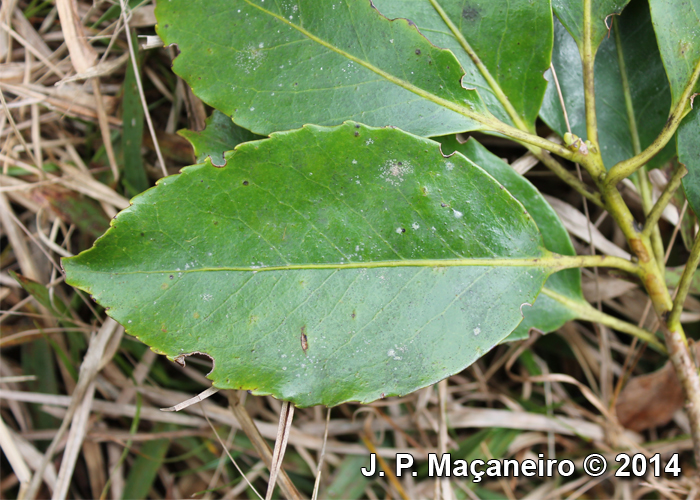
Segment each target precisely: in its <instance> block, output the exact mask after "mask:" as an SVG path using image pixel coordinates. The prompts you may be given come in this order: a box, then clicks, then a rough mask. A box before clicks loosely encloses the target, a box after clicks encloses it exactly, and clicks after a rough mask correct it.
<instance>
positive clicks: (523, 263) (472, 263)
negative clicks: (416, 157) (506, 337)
mask: <svg viewBox="0 0 700 500" xmlns="http://www.w3.org/2000/svg"><path fill="white" fill-rule="evenodd" d="M541 250H542V252H543V256H542V257H534V258H528V259H503V258H498V259H492V258H488V257H486V258H481V259H405V260H384V261H375V262H346V263H323V264H290V265H287V266H266V267H263V266H261V267H256V266H230V267H200V268H197V269H185V270H183V269H173V270H153V271H125V272H122V271H94V270H88V271H86V272H90V273H96V274H118V275H130V274H176V273H182V274H189V273H196V272H227V271H228V272H265V271H305V270H316V269H333V270H342V269H377V268H395V267H435V268H440V267H539V268H543V269H548V270H559V269H562V268H564V267H570V266H569V265H567V264H564V263H562V262H560V261H559V258H561V256H558V255H556V254H553V253H551V252H549V251H548V250H544V249H541ZM68 262H70V260H68Z"/></svg>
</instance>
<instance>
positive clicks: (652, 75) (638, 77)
mask: <svg viewBox="0 0 700 500" xmlns="http://www.w3.org/2000/svg"><path fill="white" fill-rule="evenodd" d="M610 22H612V21H610ZM618 41H619V43H618ZM621 63H622V64H621ZM552 64H553V65H554V69H555V71H556V74H557V78H558V80H559V85H560V87H561V91H562V95H563V97H564V102H565V103H566V111H567V113H568V116H569V122H570V123H571V131H572V132H573V133H574V134H575V135H577V136H579V137H582V138H586V137H587V135H586V111H585V102H584V97H583V73H582V65H581V59H580V57H579V53H578V48H577V47H576V43H575V42H574V40H573V39H572V38H571V35H570V34H569V33H568V32H567V31H566V30H565V29H564V27H563V26H562V25H561V24H560V23H559V22H557V21H555V27H554V52H553V54H552ZM547 79H548V80H549V85H548V87H547V92H546V93H545V97H544V102H543V104H542V109H541V111H540V116H541V117H542V119H543V120H544V121H545V122H546V123H547V125H549V126H550V128H552V129H553V130H554V131H556V132H557V133H558V134H559V135H560V136H562V137H563V136H564V134H565V133H566V132H567V127H566V121H565V119H564V114H563V112H562V108H561V103H560V100H559V95H558V93H557V88H556V85H555V83H554V81H553V77H552V74H551V72H549V73H547ZM595 90H596V115H597V121H598V137H599V141H600V147H601V154H602V155H603V161H604V162H605V165H606V166H607V167H608V168H610V167H611V166H613V165H614V164H616V163H618V162H619V161H622V160H626V159H628V158H631V157H632V156H634V155H635V154H636V153H638V152H641V151H642V150H643V149H644V148H646V147H647V146H649V145H650V144H651V143H652V142H653V141H654V139H656V137H657V136H658V135H659V133H660V132H661V130H662V129H663V127H664V125H665V124H666V120H667V118H668V112H669V109H670V106H671V95H670V92H669V88H668V82H667V80H666V76H665V74H664V69H663V64H662V62H661V58H660V56H659V51H658V48H657V46H656V40H655V39H654V36H653V34H652V30H651V21H650V18H649V11H648V9H647V6H646V4H645V3H644V2H643V1H635V2H633V3H632V4H630V5H629V6H628V7H627V9H625V11H624V13H623V14H622V15H621V16H620V17H619V18H616V19H615V25H614V28H613V32H612V33H611V35H610V38H606V39H605V40H604V41H603V43H602V44H601V45H600V49H599V50H598V55H597V57H596V61H595ZM673 153H674V145H673V144H670V145H668V146H666V148H664V149H663V150H662V151H661V152H660V153H659V154H657V155H656V157H655V158H654V159H653V160H652V162H651V163H650V166H654V167H655V166H659V165H661V164H662V163H664V162H665V161H667V160H668V159H669V158H670V157H671V156H673Z"/></svg>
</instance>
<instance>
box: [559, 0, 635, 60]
mask: <svg viewBox="0 0 700 500" xmlns="http://www.w3.org/2000/svg"><path fill="white" fill-rule="evenodd" d="M583 3H584V0H552V10H554V12H555V13H556V15H557V17H558V18H559V20H560V21H561V23H562V24H563V25H564V26H566V29H567V30H568V31H569V33H571V36H572V37H573V38H574V40H575V41H576V44H577V45H578V46H581V45H582V44H583ZM628 3H629V0H592V1H591V45H592V46H593V49H594V50H595V49H596V48H597V47H598V46H599V45H600V43H601V42H602V41H603V39H604V38H605V37H606V36H607V34H608V31H609V29H608V27H609V26H610V24H611V22H612V21H611V19H612V16H615V15H619V14H620V12H622V9H624V8H625V5H627V4H628Z"/></svg>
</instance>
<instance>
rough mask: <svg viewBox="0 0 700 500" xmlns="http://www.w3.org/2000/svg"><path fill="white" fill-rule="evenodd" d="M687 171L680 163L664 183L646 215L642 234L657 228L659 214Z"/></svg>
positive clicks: (647, 234) (647, 233)
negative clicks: (659, 194)
mask: <svg viewBox="0 0 700 500" xmlns="http://www.w3.org/2000/svg"><path fill="white" fill-rule="evenodd" d="M687 173H688V169H687V168H686V167H685V165H680V167H679V168H677V169H676V171H675V172H673V175H672V176H671V180H669V181H668V184H666V188H665V189H664V191H663V193H661V196H659V199H658V200H656V203H655V204H654V206H653V207H652V209H651V210H650V211H649V214H648V215H647V220H646V223H645V224H644V229H643V230H642V234H643V235H645V236H649V235H650V233H651V232H652V231H653V229H654V228H655V227H657V228H658V225H657V224H658V222H659V220H660V219H661V215H662V214H663V211H664V209H665V208H666V206H667V205H668V204H669V202H670V201H671V199H672V198H673V195H674V194H675V193H676V191H677V190H678V188H679V187H680V185H681V180H682V179H683V177H685V175H686V174H687Z"/></svg>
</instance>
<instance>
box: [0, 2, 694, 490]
mask: <svg viewBox="0 0 700 500" xmlns="http://www.w3.org/2000/svg"><path fill="white" fill-rule="evenodd" d="M132 4H133V3H132ZM74 6H77V9H74V8H73V7H74ZM59 16H60V22H59ZM154 23H155V18H154V16H153V5H152V2H151V1H149V0H146V1H144V2H143V3H141V4H139V6H138V7H137V8H135V9H134V10H133V11H129V15H128V16H122V15H121V11H120V9H119V7H118V4H116V5H115V4H114V3H113V2H109V1H99V0H98V1H96V2H95V3H94V5H93V4H91V3H90V2H84V1H82V2H78V3H77V4H76V3H73V2H71V1H70V0H56V1H55V3H54V2H52V1H47V2H42V1H38V0H31V1H30V0H3V2H2V6H1V7H0V90H1V91H2V92H1V95H2V108H3V110H2V112H1V113H0V164H1V165H2V172H1V173H0V218H1V220H2V234H1V235H0V238H1V239H0V242H1V243H2V252H1V253H0V267H1V272H0V299H1V300H2V306H1V310H0V324H1V326H2V336H1V337H0V348H1V349H2V350H1V352H0V400H1V402H0V417H1V419H0V445H1V446H2V450H3V456H2V458H1V459H0V460H2V461H1V462H0V466H1V470H2V477H1V480H0V495H2V497H3V498H5V497H7V498H11V497H25V498H31V497H36V498H48V497H54V498H65V497H75V498H101V497H102V498H146V497H148V498H190V497H193V498H210V499H214V498H226V499H234V498H255V493H253V487H254V488H255V490H257V492H258V494H259V495H261V496H265V492H266V491H267V489H268V483H269V482H270V481H272V482H276V484H277V486H278V488H277V489H276V490H275V493H274V496H285V497H288V498H302V497H303V498H310V497H312V496H316V495H318V498H370V499H374V498H438V497H441V498H445V499H447V498H509V499H512V498H531V499H558V498H579V497H580V498H620V499H625V500H626V499H633V498H672V499H682V498H694V497H695V495H696V493H697V492H698V487H699V485H698V483H697V482H696V480H695V479H694V474H695V466H694V464H693V463H692V454H691V453H688V450H690V449H691V447H692V443H691V440H690V437H689V436H688V431H687V421H686V420H685V417H684V415H683V413H682V412H681V411H675V413H674V410H676V409H678V410H679V408H676V407H674V406H673V405H674V404H675V405H676V406H678V404H679V403H678V402H664V403H663V404H664V405H667V406H668V408H666V409H667V410H668V409H669V408H670V413H669V414H668V415H666V417H667V418H671V420H670V422H668V423H665V422H660V423H656V424H654V425H652V426H650V427H649V428H646V427H644V425H641V426H640V425H636V426H635V425H631V424H629V423H628V427H631V428H636V429H640V430H638V431H637V432H635V431H633V430H630V429H624V428H623V427H622V426H621V425H620V423H619V421H618V418H617V416H616V410H615V405H616V402H617V401H618V399H619V398H620V397H621V395H625V394H626V392H625V386H626V384H627V383H628V381H629V380H630V379H631V378H632V377H635V376H638V375H643V374H649V373H651V372H653V371H654V370H656V369H658V368H660V367H662V366H663V364H664V363H665V361H666V359H665V358H664V356H662V355H661V354H658V353H656V352H654V351H653V350H651V349H645V346H644V345H641V343H638V342H636V341H632V340H631V338H630V337H629V336H627V335H625V334H622V333H618V332H614V331H611V330H609V329H607V328H605V327H603V326H601V325H592V324H589V323H581V322H572V323H569V324H567V325H565V326H564V327H563V328H561V329H560V330H559V331H558V332H556V333H552V334H550V335H548V336H545V337H541V336H539V335H538V334H537V333H536V332H533V335H532V336H531V338H530V339H529V340H527V341H524V342H519V343H515V344H510V345H503V346H499V347H497V348H495V349H494V350H493V351H492V352H490V353H489V354H488V355H487V356H485V357H484V358H482V359H481V360H480V361H479V362H477V363H475V364H474V365H473V366H471V367H469V368H468V369H466V370H465V371H464V372H462V373H460V374H458V375H455V376H453V377H451V378H450V379H448V380H446V381H443V382H441V383H440V384H438V385H437V386H436V387H428V388H425V389H422V390H419V391H417V392H416V393H414V394H411V395H409V396H406V397H403V398H391V399H387V400H381V401H378V402H376V403H374V404H370V405H366V406H362V405H356V404H344V405H342V406H340V407H337V408H334V409H332V411H330V412H328V413H327V412H326V410H325V409H323V408H318V407H317V408H309V409H301V410H300V409H297V410H296V412H293V411H292V410H293V408H288V407H287V405H286V404H283V403H281V402H279V401H277V400H274V399H272V398H269V397H253V396H250V395H247V394H245V393H243V394H238V393H235V392H230V393H228V394H224V393H218V394H212V393H213V392H214V391H209V392H208V393H207V394H206V395H209V396H211V397H209V398H208V399H206V400H204V401H199V400H197V401H195V402H194V403H195V404H189V405H182V406H185V407H184V408H183V409H181V410H180V411H178V412H163V411H161V410H160V408H164V407H171V406H174V405H178V404H179V403H182V402H184V401H186V400H188V399H190V398H193V397H194V396H196V395H197V394H199V393H201V392H203V391H205V390H207V388H209V387H210V384H209V382H208V380H207V379H206V378H205V377H204V375H203V374H205V373H206V372H207V371H208V369H209V365H210V362H209V360H208V359H206V358H204V359H198V358H194V357H193V358H190V360H191V362H190V363H189V365H188V366H187V367H178V366H176V365H174V364H173V363H170V362H169V361H167V360H166V359H164V358H162V357H159V356H156V355H155V354H153V353H152V352H151V351H150V350H148V349H146V348H145V347H144V346H143V345H141V344H140V343H139V342H138V341H136V340H135V339H132V338H130V337H128V336H124V335H123V332H124V331H123V328H122V327H121V326H119V325H117V324H116V323H115V322H114V321H112V320H111V319H109V318H107V316H106V315H105V314H104V311H103V310H101V309H100V308H99V307H98V306H96V305H95V304H94V303H93V302H92V301H91V300H90V299H89V298H88V297H85V296H84V295H83V294H80V293H79V292H77V291H76V290H74V289H72V288H70V287H68V286H67V285H65V284H64V283H63V273H62V270H61V267H60V264H59V259H60V257H62V256H70V255H73V254H76V253H78V252H79V251H81V250H83V249H85V248H87V247H89V246H90V245H91V244H92V241H94V239H95V238H96V237H97V236H99V235H100V234H101V232H102V231H103V230H104V229H105V228H106V227H107V224H108V221H109V219H110V218H111V217H113V216H114V215H115V214H116V213H117V212H118V211H119V210H120V209H122V208H124V207H126V206H128V198H129V196H131V195H133V194H135V192H134V189H133V187H130V185H129V184H128V182H127V183H125V182H124V180H125V177H127V180H128V175H129V173H128V170H129V168H130V166H129V165H126V166H125V165H124V161H123V157H124V154H125V152H126V150H127V149H128V148H129V147H134V146H129V145H127V144H125V143H124V142H123V141H122V136H123V131H124V127H123V124H124V123H125V122H126V121H127V120H130V119H131V115H132V114H133V113H134V110H133V109H127V108H126V107H125V106H124V99H123V96H124V92H125V83H124V82H125V74H126V71H127V68H128V67H129V66H128V65H130V64H131V61H132V60H133V59H132V58H130V56H129V52H130V49H131V50H133V51H138V52H139V53H140V56H139V60H140V64H139V65H138V68H139V71H140V72H141V76H140V81H139V82H138V84H139V85H138V88H139V89H140V92H139V96H140V97H142V98H143V102H145V103H147V105H148V108H147V110H146V114H145V116H146V125H148V124H150V123H151V121H152V124H153V127H152V128H151V127H149V126H146V127H145V128H144V138H143V143H142V145H137V146H135V147H137V148H138V149H137V155H140V156H142V157H143V169H144V171H145V172H146V175H147V178H148V182H149V184H150V185H152V184H153V183H154V182H155V180H156V179H158V178H159V177H162V176H163V175H164V174H165V173H166V172H167V173H168V174H173V173H177V171H178V169H179V168H180V167H182V166H184V165H186V164H188V163H189V162H191V161H192V159H193V158H192V153H191V150H190V147H189V145H188V144H187V143H186V141H185V142H183V141H184V140H183V139H182V138H180V137H179V136H177V135H175V131H176V130H178V129H180V128H191V129H201V128H202V126H203V123H204V118H205V117H206V114H207V109H206V108H205V106H204V105H203V104H202V102H201V101H199V100H198V99H197V98H196V97H195V96H193V95H192V93H191V92H190V91H189V90H188V87H187V85H186V84H184V83H183V82H182V81H181V80H179V79H178V78H177V77H176V76H175V75H174V74H173V73H172V72H171V71H170V62H171V60H172V57H173V56H174V50H173V49H171V48H162V47H158V46H157V45H158V44H157V43H153V40H154V39H153V38H146V36H151V37H153V35H154V34H155V32H154ZM127 24H128V28H127ZM130 30H133V31H130ZM130 32H131V33H132V34H135V35H137V36H138V38H133V39H132V38H130V37H128V36H127V35H128V34H129V33H130ZM145 43H148V44H149V48H143V45H144V44H145ZM144 61H145V62H146V63H144ZM132 91H133V90H132ZM149 129H150V130H149ZM481 139H483V140H484V142H485V143H486V144H487V145H488V146H489V147H491V149H492V150H493V151H495V152H497V153H498V154H500V155H501V156H505V157H507V158H508V160H510V161H511V162H512V163H513V164H514V167H515V168H516V169H518V171H520V172H527V174H526V175H528V176H530V178H531V179H532V180H533V182H535V183H537V184H538V186H540V187H541V188H542V189H543V190H544V191H546V192H549V193H556V198H552V200H553V201H552V204H553V205H554V207H555V208H556V210H557V211H558V212H559V213H560V214H561V216H562V219H563V220H564V221H565V224H566V226H567V229H568V230H569V231H570V232H571V234H572V235H573V239H574V240H575V242H576V244H577V245H579V247H580V248H579V251H580V252H581V253H588V252H589V244H590V243H591V236H592V239H593V241H592V244H593V246H594V247H595V248H596V249H597V251H599V252H600V253H604V254H609V255H619V256H628V255H629V254H628V252H627V250H626V249H625V248H624V238H622V236H621V234H619V231H617V230H616V229H614V228H613V227H612V225H611V224H610V221H609V220H607V219H606V218H605V216H604V215H602V214H601V213H598V212H593V213H591V214H590V218H589V219H587V218H586V216H585V215H584V213H583V212H584V210H583V208H582V207H583V205H582V203H581V199H580V197H579V196H578V195H577V194H576V193H574V192H570V191H569V190H567V189H566V188H565V187H564V185H563V184H560V183H558V182H557V180H556V179H554V178H552V177H551V176H549V175H548V174H547V173H546V172H545V171H543V170H542V169H541V168H539V167H535V168H533V167H534V166H535V162H534V161H532V158H531V157H530V156H529V155H524V156H522V157H521V158H519V156H520V155H523V153H524V152H522V151H520V150H519V149H517V148H516V149H513V148H509V147H507V146H504V145H503V144H502V143H501V142H499V140H497V139H489V138H487V137H483V136H482V137H481ZM666 178H667V177H666V176H664V173H663V172H659V174H658V175H657V176H656V177H655V179H654V180H655V189H656V190H657V191H659V192H660V190H661V189H663V185H664V183H665V182H666ZM625 196H626V197H627V199H628V201H629V202H630V203H631V204H632V206H633V207H637V208H638V207H639V202H638V199H639V197H638V195H637V194H636V192H635V190H634V187H633V186H630V187H629V188H628V189H627V190H626V191H625ZM682 218H683V217H682V214H679V210H678V209H677V208H676V207H671V208H670V209H669V210H668V211H667V213H666V214H665V222H664V223H663V225H662V231H663V232H664V237H665V238H666V240H668V239H670V238H671V237H673V238H675V235H676V231H675V229H676V228H677V227H680V226H679V219H682ZM589 220H591V221H593V222H592V223H589ZM679 240H680V238H679ZM671 246H672V247H673V248H674V251H673V252H672V253H671V261H672V263H676V262H677V263H683V260H684V256H685V254H684V250H683V246H682V244H680V243H676V245H675V246H674V245H671ZM11 273H18V274H20V275H22V276H24V277H26V278H28V279H30V280H32V282H35V284H32V282H25V287H22V286H20V284H19V283H18V281H16V280H15V279H14V277H13V276H12V275H11ZM584 288H585V290H586V294H587V297H588V298H589V299H590V300H591V301H592V302H594V303H595V302H598V301H600V303H601V305H602V307H603V308H604V309H605V310H606V311H607V312H609V313H612V314H616V315H618V316H619V317H621V318H623V319H625V320H627V321H630V322H633V323H639V324H640V325H642V326H645V327H646V328H648V329H654V328H655V326H654V323H655V319H654V318H653V314H649V307H648V302H647V299H646V297H645V296H644V294H643V293H642V292H641V291H640V289H639V288H638V286H637V285H636V284H635V283H629V282H627V281H623V280H621V279H619V277H617V276H615V275H605V274H601V275H600V276H598V277H596V276H595V275H593V274H590V273H587V272H586V273H584ZM29 292H31V293H29ZM687 309H688V310H687V311H686V312H685V313H684V314H685V318H686V319H687V320H688V321H697V320H698V319H700V303H699V302H697V301H696V300H695V299H689V301H688V304H687ZM691 331H692V330H691ZM633 380H634V379H633ZM664 380H665V379H664ZM658 384H661V386H660V387H656V388H657V389H659V390H660V391H661V392H669V391H671V390H672V389H673V387H669V386H668V384H671V386H672V385H673V384H674V380H673V378H672V377H671V381H670V382H668V381H667V380H666V381H662V382H658ZM664 384H666V385H664ZM627 400H628V401H629V400H631V401H632V402H631V403H629V404H632V405H634V402H635V401H636V400H637V399H635V398H631V399H630V398H629V397H628V398H627ZM681 403H682V400H681ZM645 404H646V403H645ZM642 409H643V408H642ZM637 410H639V408H637ZM280 415H281V416H282V418H280ZM327 416H328V417H329V419H328V420H327ZM638 418H645V417H643V416H642V417H638ZM639 422H640V421H639V420H637V424H639ZM285 446H286V448H287V449H286V453H284V448H285ZM370 450H372V451H376V453H377V454H378V455H379V456H380V457H382V458H383V460H387V461H389V462H391V461H392V460H393V458H394V457H395V455H396V453H397V452H409V453H412V454H413V456H414V457H415V458H416V460H417V466H416V469H415V470H417V471H418V472H419V474H418V476H417V477H412V476H410V475H408V476H406V475H404V476H403V477H401V478H396V477H394V476H393V475H392V474H390V473H387V476H386V477H375V478H372V479H367V478H364V477H363V476H362V475H361V474H360V467H362V466H366V465H367V464H368V455H369V452H370ZM445 451H450V452H452V453H453V457H454V458H469V459H474V458H481V459H484V460H486V459H489V458H516V459H520V460H522V459H525V458H534V459H537V457H538V455H539V454H541V453H543V454H545V455H546V456H547V457H549V458H553V457H557V458H560V459H561V458H569V459H571V460H573V461H574V462H575V463H576V464H577V465H580V464H581V462H582V460H583V458H584V457H585V456H586V455H587V454H589V453H593V452H597V453H602V454H603V455H605V456H606V457H608V458H609V459H610V460H611V461H612V460H613V458H614V456H615V455H616V453H617V452H618V451H628V452H630V453H645V454H647V455H652V454H654V453H661V454H662V456H663V457H664V459H666V458H667V457H668V456H669V455H670V454H672V453H681V461H680V465H681V466H682V468H683V474H682V476H681V477H679V478H673V477H665V478H653V477H649V476H647V477H646V478H637V479H631V480H622V479H619V478H615V477H611V475H610V471H609V472H608V473H607V474H606V475H604V476H602V477H600V478H589V477H587V476H585V475H583V474H581V472H580V470H578V471H577V472H576V473H575V474H574V475H573V476H571V477H570V478H526V477H520V478H510V479H501V480H497V479H488V478H485V480H484V481H482V482H481V483H477V484H474V483H472V482H471V481H470V480H468V479H464V478H452V479H451V480H441V481H440V480H436V479H433V478H429V477H427V474H426V470H425V469H426V468H425V458H426V457H427V454H428V453H434V452H445ZM282 456H283V458H282ZM234 461H235V466H234ZM241 471H242V472H243V473H244V474H245V476H246V477H245V480H244V479H243V478H242V476H241ZM315 483H316V488H315V487H314V484H315ZM251 485H252V486H251ZM269 494H270V495H272V491H270V493H269Z"/></svg>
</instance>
